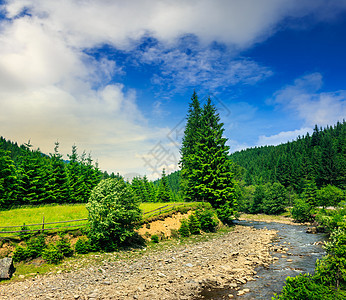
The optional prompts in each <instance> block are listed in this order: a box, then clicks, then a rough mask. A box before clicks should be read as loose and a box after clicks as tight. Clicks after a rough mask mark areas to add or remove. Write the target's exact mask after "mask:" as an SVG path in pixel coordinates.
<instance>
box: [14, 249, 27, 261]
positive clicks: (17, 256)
mask: <svg viewBox="0 0 346 300" xmlns="http://www.w3.org/2000/svg"><path fill="white" fill-rule="evenodd" d="M28 258H30V251H29V249H28V247H22V246H18V247H17V248H16V250H14V252H13V260H14V261H16V262H19V261H23V260H27V259H28Z"/></svg>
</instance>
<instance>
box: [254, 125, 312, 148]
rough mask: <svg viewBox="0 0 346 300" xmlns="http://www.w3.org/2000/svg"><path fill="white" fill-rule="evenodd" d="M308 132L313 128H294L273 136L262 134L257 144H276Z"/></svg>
mask: <svg viewBox="0 0 346 300" xmlns="http://www.w3.org/2000/svg"><path fill="white" fill-rule="evenodd" d="M308 132H309V133H312V129H311V128H308V127H305V128H301V129H297V130H292V131H282V132H280V133H278V134H275V135H271V136H265V135H260V136H259V138H258V142H257V145H256V146H258V147H259V146H265V145H273V146H276V145H279V144H283V143H287V142H289V141H293V140H296V139H297V137H298V136H299V135H300V136H303V135H304V136H305V135H306V134H307V133H308Z"/></svg>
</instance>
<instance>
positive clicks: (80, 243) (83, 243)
mask: <svg viewBox="0 0 346 300" xmlns="http://www.w3.org/2000/svg"><path fill="white" fill-rule="evenodd" d="M74 247H75V251H76V252H77V253H78V254H87V253H89V252H90V251H91V246H90V241H89V240H88V239H86V238H79V239H78V240H77V242H76V244H75V246H74Z"/></svg>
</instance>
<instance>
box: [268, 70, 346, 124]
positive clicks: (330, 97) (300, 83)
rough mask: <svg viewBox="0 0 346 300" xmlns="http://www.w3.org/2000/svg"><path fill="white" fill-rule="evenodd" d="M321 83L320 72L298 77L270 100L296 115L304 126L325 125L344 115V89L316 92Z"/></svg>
mask: <svg viewBox="0 0 346 300" xmlns="http://www.w3.org/2000/svg"><path fill="white" fill-rule="evenodd" d="M322 85H323V78H322V75H321V74H320V73H312V74H308V75H305V76H303V77H301V78H298V79H296V80H295V81H294V83H293V84H292V85H288V86H285V87H284V88H283V89H281V90H279V91H278V92H276V93H275V95H274V97H273V99H272V101H273V102H274V103H277V104H279V105H280V106H281V107H282V108H283V109H285V110H288V111H289V112H291V113H293V114H295V115H297V116H298V117H299V118H300V119H302V120H303V121H304V124H305V126H309V127H313V126H314V125H315V124H318V125H319V126H326V125H331V124H335V123H336V122H337V121H342V120H343V119H344V118H345V116H346V91H345V90H341V91H336V92H324V93H318V91H319V90H320V89H321V87H322Z"/></svg>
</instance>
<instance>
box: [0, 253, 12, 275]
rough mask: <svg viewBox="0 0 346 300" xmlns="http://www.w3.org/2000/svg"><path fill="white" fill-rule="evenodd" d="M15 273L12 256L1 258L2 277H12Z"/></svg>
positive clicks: (0, 273)
mask: <svg viewBox="0 0 346 300" xmlns="http://www.w3.org/2000/svg"><path fill="white" fill-rule="evenodd" d="M13 273H14V267H13V260H12V258H10V257H5V258H3V259H0V279H10V278H11V276H12V274H13Z"/></svg>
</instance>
